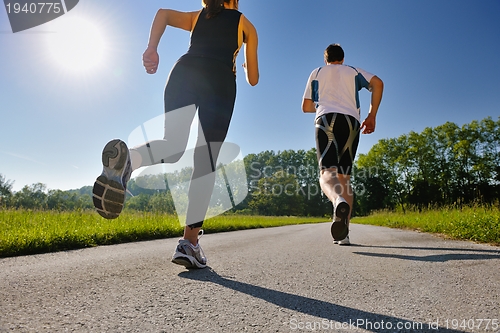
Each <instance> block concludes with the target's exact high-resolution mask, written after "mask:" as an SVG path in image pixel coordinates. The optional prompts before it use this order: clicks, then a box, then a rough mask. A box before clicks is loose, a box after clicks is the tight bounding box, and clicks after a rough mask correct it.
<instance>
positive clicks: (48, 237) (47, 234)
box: [0, 210, 325, 257]
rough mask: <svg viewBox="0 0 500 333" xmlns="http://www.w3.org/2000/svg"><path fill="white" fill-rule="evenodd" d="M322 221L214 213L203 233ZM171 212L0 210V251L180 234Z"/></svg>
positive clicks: (4, 254) (50, 249)
mask: <svg viewBox="0 0 500 333" xmlns="http://www.w3.org/2000/svg"><path fill="white" fill-rule="evenodd" d="M318 222H325V219H324V218H308V217H263V216H218V217H214V218H212V219H210V220H208V221H207V223H205V225H204V226H203V229H204V230H205V232H206V233H211V232H223V231H231V230H239V229H251V228H266V227H276V226H282V225H287V224H303V223H318ZM182 230H183V228H182V227H181V226H180V224H179V222H178V219H177V217H176V216H170V215H161V214H152V213H138V212H124V213H123V214H122V215H121V216H120V217H119V218H118V219H115V220H106V219H103V218H102V217H100V216H99V215H98V214H97V213H95V212H94V211H80V212H55V211H23V210H0V257H9V256H17V255H28V254H36V253H46V252H55V251H64V250H72V249H80V248H85V247H92V246H98V245H110V244H119V243H125V242H133V241H143V240H151V239H159V238H167V237H180V236H181V235H182Z"/></svg>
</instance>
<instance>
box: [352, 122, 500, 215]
mask: <svg viewBox="0 0 500 333" xmlns="http://www.w3.org/2000/svg"><path fill="white" fill-rule="evenodd" d="M353 178H354V179H353V183H354V185H355V187H356V193H357V196H356V199H357V206H358V213H359V214H361V215H365V214H368V213H369V212H370V211H373V210H379V209H394V208H396V207H399V208H401V209H402V210H403V211H405V209H407V207H417V208H419V209H422V208H425V207H429V206H430V207H442V206H450V205H457V206H463V205H470V204H472V203H481V204H492V203H498V200H499V198H500V117H499V118H498V120H497V121H494V120H493V119H492V118H491V117H488V118H485V119H483V120H482V121H473V122H471V123H470V124H466V125H463V126H462V127H459V126H457V125H456V124H454V123H451V122H447V123H445V124H444V125H441V126H438V127H435V128H426V129H424V131H422V133H415V132H411V133H409V134H407V135H401V136H400V137H398V138H395V139H384V140H380V141H379V142H378V143H377V144H375V145H374V146H373V147H372V148H371V149H370V151H369V152H368V154H366V155H360V156H359V157H358V159H357V162H356V168H355V170H354V177H353Z"/></svg>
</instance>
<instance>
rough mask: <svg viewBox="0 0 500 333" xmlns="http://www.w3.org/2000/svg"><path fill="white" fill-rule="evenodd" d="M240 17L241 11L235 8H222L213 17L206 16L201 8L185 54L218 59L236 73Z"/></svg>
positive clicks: (204, 10)
mask: <svg viewBox="0 0 500 333" xmlns="http://www.w3.org/2000/svg"><path fill="white" fill-rule="evenodd" d="M240 17H241V12H239V11H237V10H232V9H223V10H222V11H221V12H220V13H218V14H217V15H216V16H215V17H212V18H207V11H206V9H203V10H202V11H201V13H200V16H199V17H198V22H197V23H196V26H195V27H194V29H193V32H192V33H191V44H190V46H189V49H188V51H187V53H186V55H187V56H198V57H204V58H212V59H216V60H219V61H221V62H223V63H224V64H227V65H228V66H229V67H230V68H231V69H232V70H233V72H234V73H236V64H235V62H236V56H237V55H238V52H239V50H240V45H238V26H239V23H240Z"/></svg>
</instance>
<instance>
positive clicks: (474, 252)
mask: <svg viewBox="0 0 500 333" xmlns="http://www.w3.org/2000/svg"><path fill="white" fill-rule="evenodd" d="M351 247H360V248H379V249H402V250H417V251H448V252H462V253H443V254H432V255H427V256H425V255H424V256H416V255H402V254H392V253H373V252H353V253H354V254H359V255H363V256H370V257H378V258H394V259H402V260H412V261H426V262H447V261H453V260H491V259H500V251H498V250H484V249H460V248H436V247H405V246H374V245H355V244H352V245H351ZM463 252H466V253H463Z"/></svg>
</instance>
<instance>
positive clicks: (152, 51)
mask: <svg viewBox="0 0 500 333" xmlns="http://www.w3.org/2000/svg"><path fill="white" fill-rule="evenodd" d="M159 62H160V56H159V55H158V52H157V51H156V48H153V47H148V48H147V49H146V51H145V52H144V54H143V55H142V64H143V65H144V68H146V73H148V74H154V73H156V71H157V70H158V63H159Z"/></svg>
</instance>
